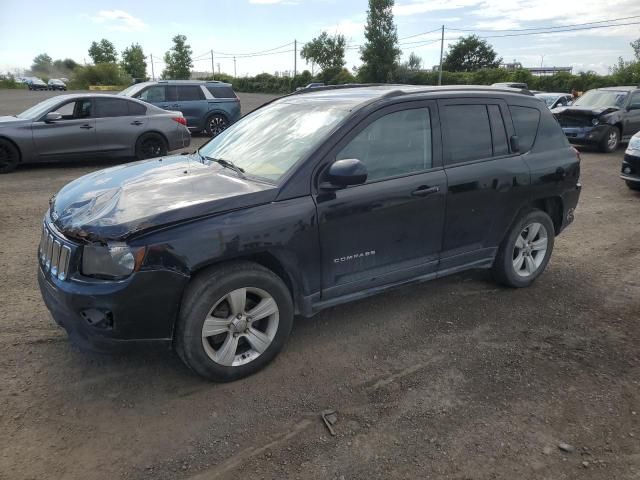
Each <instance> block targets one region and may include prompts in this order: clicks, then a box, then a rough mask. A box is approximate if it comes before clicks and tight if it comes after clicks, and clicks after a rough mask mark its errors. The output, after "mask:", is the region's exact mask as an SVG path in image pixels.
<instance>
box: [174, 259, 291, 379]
mask: <svg viewBox="0 0 640 480" xmlns="http://www.w3.org/2000/svg"><path fill="white" fill-rule="evenodd" d="M232 298H233V299H236V300H235V301H234V302H233V303H235V304H236V306H235V307H234V306H233V304H232V303H231V302H230V299H232ZM243 301H244V302H246V303H244V304H243ZM260 305H262V307H260ZM256 307H259V308H261V309H262V310H261V313H256V312H257V311H258V309H257V308H256ZM234 312H241V313H240V314H237V313H234ZM252 312H254V314H256V315H261V316H260V317H258V318H254V319H253V320H252V319H251V313H252ZM267 312H269V315H267V316H262V315H263V314H264V313H267ZM245 314H249V315H245ZM292 325H293V301H292V300H291V294H290V293H289V290H288V288H287V286H286V285H285V284H284V282H283V281H282V279H281V278H280V277H278V276H277V275H276V274H274V273H273V272H272V271H270V270H268V269H266V268H264V267H262V266H261V265H258V264H255V263H252V262H234V263H229V264H226V265H222V266H216V267H212V268H210V269H208V270H205V271H204V272H202V273H201V274H199V275H198V276H196V277H195V278H194V280H192V282H191V283H190V285H189V286H188V287H187V292H186V293H185V296H184V299H183V301H182V306H181V308H180V315H179V318H178V324H177V328H176V335H175V339H174V344H175V348H176V351H177V353H178V355H179V356H180V358H181V359H182V361H183V362H184V363H185V364H186V365H187V366H188V367H189V368H191V369H192V370H193V371H194V372H196V373H197V374H198V375H201V376H202V377H204V378H207V379H209V380H213V381H216V382H229V381H233V380H237V379H239V378H242V377H246V376H248V375H251V374H253V373H256V372H257V371H259V370H260V369H262V368H264V367H265V366H266V365H267V364H268V363H269V362H270V361H271V360H273V358H274V357H275V356H276V355H277V354H278V353H279V352H280V350H282V347H283V346H284V344H285V342H286V340H287V338H288V337H289V333H290V332H291V327H292ZM207 328H208V329H209V331H208V332H206V329H207ZM205 332H206V333H209V334H211V335H206V333H205ZM256 332H257V333H256ZM225 346H228V347H229V348H226V347H225ZM225 353H226V355H225Z"/></svg>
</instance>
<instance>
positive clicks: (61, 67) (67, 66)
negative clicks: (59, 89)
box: [53, 58, 78, 73]
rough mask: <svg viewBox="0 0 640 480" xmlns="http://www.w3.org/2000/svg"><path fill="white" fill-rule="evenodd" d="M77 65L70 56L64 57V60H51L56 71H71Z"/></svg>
mask: <svg viewBox="0 0 640 480" xmlns="http://www.w3.org/2000/svg"><path fill="white" fill-rule="evenodd" d="M77 66H78V63H77V62H76V61H75V60H73V59H71V58H65V59H64V60H55V61H54V62H53V68H54V69H55V70H57V71H58V72H65V73H67V72H72V71H73V70H74V69H75V68H76V67H77Z"/></svg>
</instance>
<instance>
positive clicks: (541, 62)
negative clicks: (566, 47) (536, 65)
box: [540, 55, 544, 68]
mask: <svg viewBox="0 0 640 480" xmlns="http://www.w3.org/2000/svg"><path fill="white" fill-rule="evenodd" d="M540 56H541V57H542V58H541V59H540V68H542V67H543V66H544V55H540Z"/></svg>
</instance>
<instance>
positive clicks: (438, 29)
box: [398, 27, 440, 40]
mask: <svg viewBox="0 0 640 480" xmlns="http://www.w3.org/2000/svg"><path fill="white" fill-rule="evenodd" d="M439 31H440V27H438V28H436V29H435V30H429V31H428V32H422V33H416V34H415V35H409V36H408V37H402V38H399V39H398V40H406V39H407V38H413V37H419V36H421V35H428V34H430V33H435V32H439Z"/></svg>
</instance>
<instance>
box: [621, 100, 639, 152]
mask: <svg viewBox="0 0 640 480" xmlns="http://www.w3.org/2000/svg"><path fill="white" fill-rule="evenodd" d="M626 108H627V109H628V111H627V112H625V113H624V125H623V129H624V131H623V132H622V138H623V139H624V140H625V141H628V140H630V139H631V137H632V136H634V135H635V134H636V133H638V132H640V91H637V92H634V93H632V94H631V98H630V99H629V103H628V104H627V107H626Z"/></svg>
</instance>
